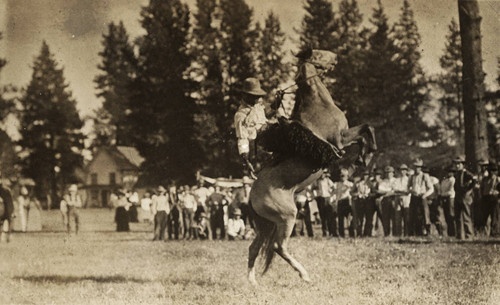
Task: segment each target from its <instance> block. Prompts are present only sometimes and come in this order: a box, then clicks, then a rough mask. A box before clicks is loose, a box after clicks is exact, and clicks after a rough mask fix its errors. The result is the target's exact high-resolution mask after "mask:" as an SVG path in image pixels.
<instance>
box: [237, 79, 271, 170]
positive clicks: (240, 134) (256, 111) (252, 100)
mask: <svg viewBox="0 0 500 305" xmlns="http://www.w3.org/2000/svg"><path fill="white" fill-rule="evenodd" d="M240 92H241V101H240V103H241V105H240V107H239V108H238V111H236V114H235V115H234V127H235V129H236V137H237V138H238V153H239V154H240V156H241V157H242V158H243V161H244V162H245V165H246V166H247V167H248V169H249V170H250V174H252V175H255V174H254V168H253V165H252V163H251V162H250V161H251V160H250V155H252V157H253V158H255V155H256V152H257V146H256V144H255V139H256V138H257V134H258V133H259V131H260V130H261V129H262V128H263V127H264V126H265V125H266V124H267V121H268V118H269V117H272V116H274V115H275V114H276V110H277V108H278V106H279V104H278V103H277V102H275V103H273V104H272V105H265V104H264V103H263V102H260V101H259V100H260V99H261V98H262V97H263V96H265V95H267V93H266V92H265V91H264V90H262V88H261V87H260V82H259V80H258V79H256V78H253V77H249V78H247V79H245V80H244V81H243V85H242V87H241V90H240ZM277 101H278V100H277Z"/></svg>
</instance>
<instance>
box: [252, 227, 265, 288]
mask: <svg viewBox="0 0 500 305" xmlns="http://www.w3.org/2000/svg"><path fill="white" fill-rule="evenodd" d="M263 243H264V237H263V236H262V233H261V232H257V236H255V239H254V240H253V241H252V244H251V245H250V247H249V249H248V281H249V282H250V283H251V284H252V285H257V281H256V280H255V260H256V259H257V256H258V255H259V251H260V248H261V247H262V244H263Z"/></svg>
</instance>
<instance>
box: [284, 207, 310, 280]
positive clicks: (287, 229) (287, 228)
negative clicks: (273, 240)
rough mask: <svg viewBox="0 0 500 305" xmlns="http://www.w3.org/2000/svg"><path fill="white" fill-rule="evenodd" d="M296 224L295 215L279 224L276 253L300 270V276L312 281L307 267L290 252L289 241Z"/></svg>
mask: <svg viewBox="0 0 500 305" xmlns="http://www.w3.org/2000/svg"><path fill="white" fill-rule="evenodd" d="M294 225H295V216H294V217H293V218H289V219H287V220H285V221H284V222H283V223H280V224H278V227H277V230H278V232H277V233H278V234H277V248H276V253H278V254H279V256H281V257H282V258H283V259H284V260H285V261H286V262H287V263H289V264H290V265H291V266H292V267H293V269H295V270H296V271H297V272H299V274H300V277H301V278H302V279H303V280H304V281H306V282H310V281H311V278H310V277H309V274H308V273H307V271H306V269H304V267H303V266H302V265H301V264H300V263H299V262H298V261H297V260H296V259H295V258H293V257H292V256H291V255H290V253H289V252H288V242H289V240H290V235H291V234H292V231H293V226H294Z"/></svg>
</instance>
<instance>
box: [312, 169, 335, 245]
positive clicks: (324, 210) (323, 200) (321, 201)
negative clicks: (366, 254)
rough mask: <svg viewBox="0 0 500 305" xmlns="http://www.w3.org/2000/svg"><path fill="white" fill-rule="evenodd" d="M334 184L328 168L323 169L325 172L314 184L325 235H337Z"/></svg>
mask: <svg viewBox="0 0 500 305" xmlns="http://www.w3.org/2000/svg"><path fill="white" fill-rule="evenodd" d="M333 185H334V184H333V181H332V180H330V174H329V173H328V170H324V171H323V174H322V175H321V177H320V178H319V179H318V180H316V182H315V185H314V191H315V193H316V203H317V204H318V211H319V217H320V218H321V230H322V231H323V236H327V235H329V236H336V235H337V228H336V221H335V214H334V211H333V207H332V205H331V199H332V188H333Z"/></svg>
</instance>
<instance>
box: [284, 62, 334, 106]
mask: <svg viewBox="0 0 500 305" xmlns="http://www.w3.org/2000/svg"><path fill="white" fill-rule="evenodd" d="M306 62H307V63H310V64H312V65H314V66H315V67H316V65H315V64H314V63H312V62H310V61H306ZM330 70H332V68H330V69H325V70H324V71H323V72H319V73H316V74H314V75H311V76H309V77H306V78H304V79H302V80H300V81H298V82H295V84H293V85H290V86H288V87H286V88H285V89H278V90H276V98H277V99H279V106H278V108H279V107H281V108H282V109H283V112H285V114H287V113H286V110H285V107H284V106H283V103H282V100H283V96H284V95H285V94H294V93H295V91H288V92H287V91H286V90H288V89H290V88H293V87H295V86H298V85H299V84H301V83H303V82H306V81H308V80H310V79H311V78H313V77H316V76H323V75H325V74H326V73H327V72H329V71H330Z"/></svg>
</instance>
